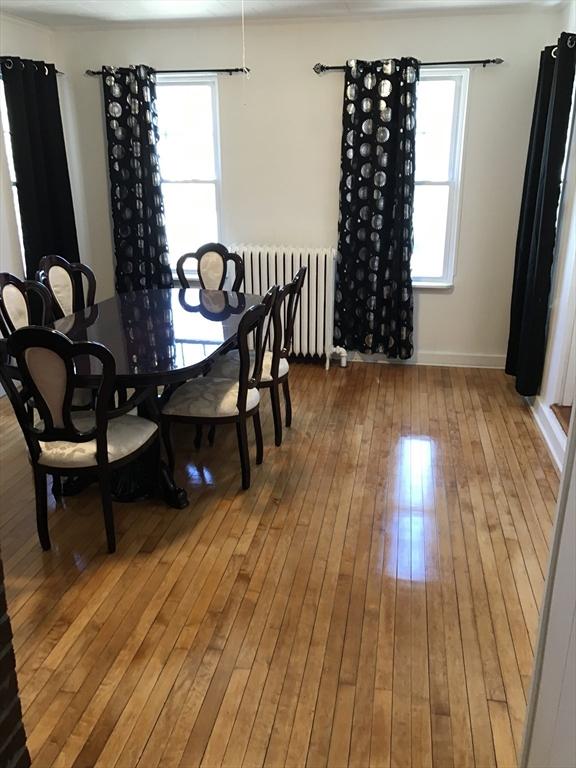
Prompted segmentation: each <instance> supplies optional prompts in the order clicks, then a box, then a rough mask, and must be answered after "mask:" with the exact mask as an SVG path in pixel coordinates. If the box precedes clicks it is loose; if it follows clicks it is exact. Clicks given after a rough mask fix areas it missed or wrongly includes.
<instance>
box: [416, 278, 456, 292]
mask: <svg viewBox="0 0 576 768" xmlns="http://www.w3.org/2000/svg"><path fill="white" fill-rule="evenodd" d="M412 288H413V289H414V290H415V291H417V290H418V289H420V288H424V289H426V290H429V289H430V288H437V289H438V290H441V291H445V290H446V289H447V288H454V283H434V282H430V283H427V282H426V281H425V280H422V281H420V280H413V281H412Z"/></svg>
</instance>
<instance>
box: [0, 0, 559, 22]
mask: <svg viewBox="0 0 576 768" xmlns="http://www.w3.org/2000/svg"><path fill="white" fill-rule="evenodd" d="M564 2H565V0H245V14H246V17H247V18H250V19H259V18H260V19H290V18H302V17H309V18H310V17H332V18H337V17H345V16H348V15H354V16H362V15H371V16H373V15H378V14H386V13H390V14H394V15H396V14H403V13H431V12H432V13H435V12H449V11H455V12H456V11H457V12H462V11H471V10H473V11H478V10H484V11H486V10H488V11H500V10H505V9H510V7H512V6H513V7H516V8H519V7H523V8H530V7H535V6H536V7H543V8H546V7H555V6H558V5H562V4H563V3H564ZM0 7H1V9H2V11H4V12H5V13H8V14H10V15H11V16H18V17H20V18H24V19H28V20H30V21H36V22H39V23H41V24H48V25H52V26H58V25H66V26H67V25H83V26H84V25H102V24H109V23H130V22H137V23H146V22H148V23H149V22H160V21H162V22H166V21H168V22H169V21H182V20H186V19H193V20H199V19H202V20H212V21H214V20H226V19H237V18H238V17H239V16H240V14H241V7H242V6H241V0H0Z"/></svg>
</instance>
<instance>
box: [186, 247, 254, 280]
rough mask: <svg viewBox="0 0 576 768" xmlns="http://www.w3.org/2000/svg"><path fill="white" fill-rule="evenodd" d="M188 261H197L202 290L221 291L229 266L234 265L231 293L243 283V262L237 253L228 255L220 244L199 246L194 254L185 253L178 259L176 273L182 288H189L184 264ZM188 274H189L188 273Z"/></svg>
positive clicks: (226, 250)
mask: <svg viewBox="0 0 576 768" xmlns="http://www.w3.org/2000/svg"><path fill="white" fill-rule="evenodd" d="M189 259H195V260H196V261H197V266H196V269H197V272H198V280H199V281H200V285H201V286H202V288H206V289H207V290H212V291H221V290H222V289H223V286H224V283H225V281H226V277H227V275H228V269H229V267H230V264H234V267H235V272H234V281H233V283H232V291H234V292H238V291H239V290H240V287H241V286H242V282H243V281H244V262H243V261H242V259H241V257H240V256H238V254H237V253H230V252H229V251H228V249H227V248H226V246H225V245H222V244H221V243H206V245H202V246H200V248H198V250H197V251H196V252H195V253H185V254H184V256H181V257H180V258H179V259H178V263H177V264H176V272H177V274H178V279H179V280H180V285H181V286H182V288H190V281H189V279H188V275H187V274H186V262H187V261H188V260H189ZM188 274H189V273H188Z"/></svg>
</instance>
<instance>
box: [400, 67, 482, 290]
mask: <svg viewBox="0 0 576 768" xmlns="http://www.w3.org/2000/svg"><path fill="white" fill-rule="evenodd" d="M469 78H470V70H469V68H468V67H421V68H420V80H452V81H453V82H454V83H455V90H454V111H453V116H452V138H451V142H450V162H449V170H448V178H447V179H446V180H442V181H426V180H424V181H416V182H415V186H426V185H428V186H448V188H449V192H448V213H447V218H446V239H445V242H444V269H443V272H442V275H441V276H439V277H426V276H422V277H413V278H412V284H413V286H414V287H415V288H452V287H453V285H454V278H455V275H456V254H457V247H458V236H459V229H460V205H461V197H462V157H463V154H464V135H465V126H466V106H467V101H468V82H469ZM416 121H418V105H416ZM417 165H418V144H416V166H417Z"/></svg>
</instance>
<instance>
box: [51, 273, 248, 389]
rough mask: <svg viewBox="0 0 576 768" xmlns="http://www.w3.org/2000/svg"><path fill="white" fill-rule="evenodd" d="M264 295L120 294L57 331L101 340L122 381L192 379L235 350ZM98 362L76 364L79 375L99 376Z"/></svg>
mask: <svg viewBox="0 0 576 768" xmlns="http://www.w3.org/2000/svg"><path fill="white" fill-rule="evenodd" d="M260 299H261V297H260V296H256V295H252V294H243V293H232V292H229V291H205V290H202V289H197V288H187V289H183V288H171V289H156V290H144V291H137V292H134V293H123V294H117V295H116V296H113V297H112V298H110V299H106V300H105V301H101V302H99V303H98V304H95V305H94V306H93V307H89V308H87V309H85V310H82V311H81V312H76V313H75V314H73V315H69V316H68V317H64V318H62V319H61V320H57V321H56V322H55V323H54V328H56V329H57V330H59V331H61V332H62V333H65V334H66V335H67V336H68V337H69V338H70V339H72V340H73V341H97V342H99V343H100V344H103V345H104V346H105V347H107V348H108V349H109V350H110V351H111V352H112V354H113V355H114V358H115V360H116V374H117V376H118V377H119V378H122V379H126V380H127V381H126V383H127V382H128V380H130V381H133V380H138V382H139V383H162V381H168V380H174V379H178V378H183V377H184V376H183V374H184V373H186V374H188V375H193V373H194V368H195V367H196V366H198V367H200V366H201V365H202V363H204V361H205V360H207V359H208V358H209V357H210V356H211V355H214V354H216V353H217V352H218V351H219V350H222V349H226V348H227V347H229V346H231V345H232V344H233V342H234V340H235V337H236V332H237V329H238V324H239V323H240V320H241V319H242V317H243V315H244V314H245V312H246V310H247V309H249V307H251V306H252V305H254V304H258V303H259V301H260ZM97 365H98V364H97V363H96V362H94V361H89V360H84V359H83V360H79V361H78V373H80V374H81V375H85V376H88V377H89V376H91V375H96V374H97Z"/></svg>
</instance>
